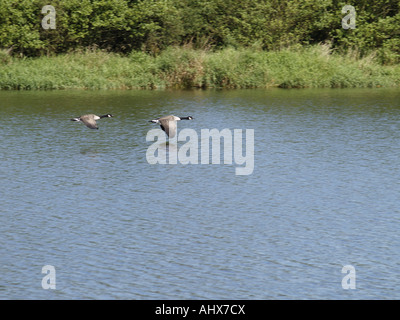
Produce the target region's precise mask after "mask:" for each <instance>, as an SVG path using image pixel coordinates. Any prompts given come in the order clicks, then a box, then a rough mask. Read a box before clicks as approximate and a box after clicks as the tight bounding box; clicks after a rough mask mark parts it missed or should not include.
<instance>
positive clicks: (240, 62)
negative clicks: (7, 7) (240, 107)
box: [0, 44, 400, 90]
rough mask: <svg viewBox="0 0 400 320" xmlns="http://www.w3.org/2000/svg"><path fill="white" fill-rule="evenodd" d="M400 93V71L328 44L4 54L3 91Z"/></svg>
mask: <svg viewBox="0 0 400 320" xmlns="http://www.w3.org/2000/svg"><path fill="white" fill-rule="evenodd" d="M399 85H400V65H399V64H393V65H382V64H381V63H379V61H377V59H376V56H375V55H373V54H370V55H364V56H361V55H360V54H359V52H357V51H348V52H347V53H346V54H343V53H336V52H335V51H334V50H332V49H331V48H330V46H328V45H326V44H317V45H310V46H294V47H290V48H286V49H281V50H273V51H266V50H262V49H260V48H257V47H249V48H229V47H228V48H222V49H219V50H206V49H195V48H193V47H191V46H190V45H186V46H171V47H168V48H166V49H164V50H163V51H162V52H161V53H160V54H158V55H152V54H149V53H145V52H142V51H132V52H130V53H129V54H121V53H115V52H107V51H105V50H101V49H96V48H95V49H81V50H75V51H73V52H70V53H62V54H57V55H52V56H51V55H50V56H40V57H23V58H20V57H13V56H11V55H9V54H8V53H7V52H6V50H1V51H0V90H57V89H165V88H177V89H188V88H204V89H207V88H229V89H242V88H272V87H279V88H365V87H371V88H372V87H396V86H399Z"/></svg>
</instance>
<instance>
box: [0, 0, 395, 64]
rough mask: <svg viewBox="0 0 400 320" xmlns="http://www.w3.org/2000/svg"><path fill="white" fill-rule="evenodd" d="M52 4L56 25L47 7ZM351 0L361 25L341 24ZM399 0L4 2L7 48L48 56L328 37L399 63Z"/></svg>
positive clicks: (264, 45)
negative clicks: (46, 21)
mask: <svg viewBox="0 0 400 320" xmlns="http://www.w3.org/2000/svg"><path fill="white" fill-rule="evenodd" d="M45 5H52V6H53V7H54V8H55V12H56V16H55V19H56V27H55V29H44V28H43V27H42V20H43V18H44V17H45V14H43V13H42V12H41V9H42V8H43V7H44V6H45ZM345 5H352V6H354V8H355V12H356V19H355V22H356V27H355V28H354V29H344V28H343V27H342V18H343V17H344V16H345V14H343V13H342V8H343V7H344V6H345ZM399 27H400V1H399V0H375V1H369V0H357V1H355V0H353V1H339V0H286V1H281V0H68V1H62V0H0V48H1V49H3V50H9V52H10V53H12V54H13V55H17V56H18V55H19V56H31V57H34V56H41V55H53V54H58V53H65V52H69V51H73V50H77V49H81V48H88V47H89V48H99V49H104V50H108V51H112V52H118V53H122V54H125V53H130V52H132V51H134V50H140V51H144V52H148V53H151V54H153V55H157V54H159V53H160V52H161V51H162V50H164V49H166V48H167V47H169V46H182V45H190V46H192V47H193V48H195V49H207V50H208V49H212V50H215V49H219V48H226V47H233V48H240V47H254V48H256V49H259V50H280V49H282V48H287V47H292V46H305V45H313V44H316V43H328V44H329V45H330V46H331V48H332V49H333V50H336V51H338V52H343V53H344V52H347V51H348V50H349V49H351V50H352V52H357V54H359V55H360V56H362V55H365V54H370V53H371V52H375V53H376V56H377V58H378V59H379V61H380V62H382V63H383V64H394V63H398V62H400V28H399Z"/></svg>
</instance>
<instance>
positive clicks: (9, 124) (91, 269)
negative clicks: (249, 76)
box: [0, 89, 400, 299]
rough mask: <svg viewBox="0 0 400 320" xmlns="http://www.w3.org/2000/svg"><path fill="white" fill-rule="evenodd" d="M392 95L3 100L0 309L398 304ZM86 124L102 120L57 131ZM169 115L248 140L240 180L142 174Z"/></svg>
mask: <svg viewBox="0 0 400 320" xmlns="http://www.w3.org/2000/svg"><path fill="white" fill-rule="evenodd" d="M399 98H400V90H398V89H362V90H361V89H360V90H358V89H348V90H347V89H345V90H322V89H320V90H232V91H228V90H227V91H224V90H221V91H198V90H196V91H55V92H0V110H1V114H2V116H1V118H0V139H1V146H2V150H1V152H0V243H1V246H0V268H1V269H0V298H1V299H399V298H400V289H399V288H400V277H399V267H400V255H399V248H400V236H399V232H398V230H399V224H400V215H399V214H400V182H399V181H400V180H399V178H400V165H399V163H400V162H399V156H400V144H399V140H400V130H399V129H400V106H399V104H398V101H399ZM84 113H96V114H105V113H112V114H114V117H113V118H109V119H108V118H107V119H102V120H100V121H98V124H99V130H90V129H88V128H86V127H85V126H84V125H83V124H81V123H76V122H72V121H69V119H70V118H72V117H76V116H79V115H81V114H84ZM168 114H175V115H178V116H187V115H192V116H194V118H195V119H194V120H193V121H181V122H180V123H179V129H183V128H189V129H193V130H195V131H196V132H198V133H199V135H200V132H201V129H212V128H217V129H219V130H222V129H224V128H228V129H229V130H232V132H233V130H234V129H243V131H244V130H246V129H253V130H254V161H255V162H254V170H253V172H252V174H250V175H236V174H235V168H236V167H237V165H236V164H235V163H232V164H223V163H221V164H212V163H210V164H188V165H183V164H180V163H178V164H176V165H172V164H166V165H161V164H155V165H151V164H149V163H148V162H147V159H146V150H147V149H148V148H149V146H150V145H151V144H152V143H153V142H149V141H146V134H147V133H148V131H149V130H150V129H154V128H157V126H156V125H154V124H151V123H149V122H148V121H149V120H151V119H154V118H155V117H159V116H162V115H168ZM183 144H184V142H178V144H177V146H176V147H177V148H179V147H180V146H181V145H183ZM45 265H51V266H54V269H55V272H56V273H55V278H54V280H55V284H56V288H55V289H43V287H42V280H43V278H44V277H45V276H46V274H44V273H42V267H43V266H45ZM345 265H351V266H352V267H353V268H354V270H355V281H356V282H355V283H356V288H355V289H347V290H346V289H344V288H343V287H342V279H343V277H345V276H346V274H344V273H342V267H343V266H345Z"/></svg>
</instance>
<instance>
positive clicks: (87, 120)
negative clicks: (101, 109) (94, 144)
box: [71, 113, 113, 129]
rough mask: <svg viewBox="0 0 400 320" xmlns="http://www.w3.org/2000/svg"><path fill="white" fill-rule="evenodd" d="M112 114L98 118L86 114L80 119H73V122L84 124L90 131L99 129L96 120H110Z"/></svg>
mask: <svg viewBox="0 0 400 320" xmlns="http://www.w3.org/2000/svg"><path fill="white" fill-rule="evenodd" d="M112 116H113V115H112V114H109V113H108V114H105V115H104V116H96V115H95V114H85V115H83V116H80V117H78V118H72V119H71V121H80V122H83V123H84V124H85V125H86V126H87V127H88V128H90V129H98V127H97V123H96V120H99V119H101V118H110V117H112Z"/></svg>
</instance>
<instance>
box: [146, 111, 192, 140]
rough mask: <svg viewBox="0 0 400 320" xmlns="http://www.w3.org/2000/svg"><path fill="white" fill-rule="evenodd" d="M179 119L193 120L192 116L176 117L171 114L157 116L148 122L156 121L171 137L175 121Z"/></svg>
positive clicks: (174, 129)
mask: <svg viewBox="0 0 400 320" xmlns="http://www.w3.org/2000/svg"><path fill="white" fill-rule="evenodd" d="M179 120H193V117H192V116H188V117H176V116H173V115H170V116H165V117H161V118H157V119H154V120H150V121H149V122H153V123H157V124H159V125H160V127H161V129H162V130H163V131H164V132H165V133H166V134H167V136H168V137H169V138H173V137H175V135H176V122H177V121H179Z"/></svg>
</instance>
